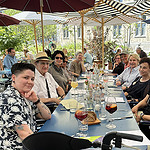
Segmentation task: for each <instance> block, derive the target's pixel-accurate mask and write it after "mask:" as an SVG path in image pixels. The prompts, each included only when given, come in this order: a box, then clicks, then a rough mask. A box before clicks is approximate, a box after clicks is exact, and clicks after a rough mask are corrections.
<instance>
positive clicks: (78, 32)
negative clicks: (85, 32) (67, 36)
mask: <svg viewBox="0 0 150 150" xmlns="http://www.w3.org/2000/svg"><path fill="white" fill-rule="evenodd" d="M77 37H78V38H81V27H77Z"/></svg>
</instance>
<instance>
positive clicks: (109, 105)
mask: <svg viewBox="0 0 150 150" xmlns="http://www.w3.org/2000/svg"><path fill="white" fill-rule="evenodd" d="M105 105H106V106H105V108H106V110H107V111H108V112H109V113H110V123H109V124H107V125H106V128H108V129H114V128H116V125H114V124H113V120H112V114H113V113H114V112H115V111H116V110H117V103H116V99H115V97H108V98H107V99H106V102H105Z"/></svg>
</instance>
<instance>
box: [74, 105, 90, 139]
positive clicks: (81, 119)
mask: <svg viewBox="0 0 150 150" xmlns="http://www.w3.org/2000/svg"><path fill="white" fill-rule="evenodd" d="M81 106H83V105H82V104H81V105H80V103H78V109H77V110H76V112H75V117H76V118H77V119H78V129H79V130H78V133H77V134H76V136H78V137H86V136H87V131H88V124H87V121H86V117H87V115H88V112H87V109H86V107H85V106H83V107H82V108H81Z"/></svg>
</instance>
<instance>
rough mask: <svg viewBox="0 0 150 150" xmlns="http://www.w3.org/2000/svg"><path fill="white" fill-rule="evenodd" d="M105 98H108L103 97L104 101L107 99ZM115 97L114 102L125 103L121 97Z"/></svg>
mask: <svg viewBox="0 0 150 150" xmlns="http://www.w3.org/2000/svg"><path fill="white" fill-rule="evenodd" d="M107 98H108V97H105V102H106V101H107ZM110 98H111V97H110ZM115 99H116V102H117V103H125V101H124V99H123V97H115Z"/></svg>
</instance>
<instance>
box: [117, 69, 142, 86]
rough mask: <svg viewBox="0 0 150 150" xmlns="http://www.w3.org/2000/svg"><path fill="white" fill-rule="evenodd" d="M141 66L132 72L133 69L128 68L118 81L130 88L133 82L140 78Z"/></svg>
mask: <svg viewBox="0 0 150 150" xmlns="http://www.w3.org/2000/svg"><path fill="white" fill-rule="evenodd" d="M139 68H140V67H139V66H137V67H135V68H132V71H131V67H128V68H126V69H125V70H124V71H123V72H122V73H121V74H120V75H119V76H118V77H117V79H119V80H120V81H121V83H122V85H123V86H128V87H129V86H130V85H131V84H132V82H133V81H134V80H135V79H136V78H137V77H138V76H140V73H139Z"/></svg>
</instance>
